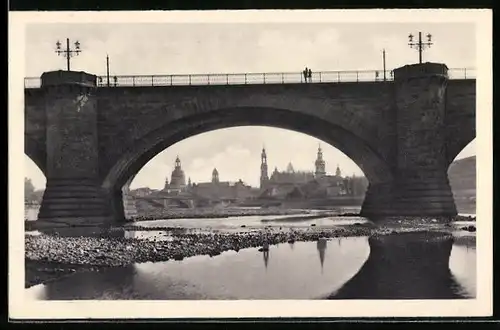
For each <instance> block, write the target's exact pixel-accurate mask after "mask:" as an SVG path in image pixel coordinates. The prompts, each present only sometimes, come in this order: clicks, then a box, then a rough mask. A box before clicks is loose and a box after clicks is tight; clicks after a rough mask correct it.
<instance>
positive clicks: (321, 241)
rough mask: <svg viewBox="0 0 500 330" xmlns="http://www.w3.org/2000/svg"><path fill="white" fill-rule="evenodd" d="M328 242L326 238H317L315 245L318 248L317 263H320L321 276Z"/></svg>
mask: <svg viewBox="0 0 500 330" xmlns="http://www.w3.org/2000/svg"><path fill="white" fill-rule="evenodd" d="M327 243H328V241H327V240H326V238H322V237H321V238H319V239H318V243H317V244H316V247H317V248H318V252H319V261H320V262H321V274H323V264H324V263H325V252H326V245H327Z"/></svg>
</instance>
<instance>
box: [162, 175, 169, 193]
mask: <svg viewBox="0 0 500 330" xmlns="http://www.w3.org/2000/svg"><path fill="white" fill-rule="evenodd" d="M163 190H168V176H167V177H166V178H165V185H164V186H163Z"/></svg>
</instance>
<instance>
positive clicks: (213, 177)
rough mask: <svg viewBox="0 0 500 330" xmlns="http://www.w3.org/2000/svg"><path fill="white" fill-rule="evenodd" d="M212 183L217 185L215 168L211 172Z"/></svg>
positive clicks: (217, 173) (217, 177) (217, 176)
mask: <svg viewBox="0 0 500 330" xmlns="http://www.w3.org/2000/svg"><path fill="white" fill-rule="evenodd" d="M212 183H219V172H218V171H217V169H216V168H214V170H213V171H212Z"/></svg>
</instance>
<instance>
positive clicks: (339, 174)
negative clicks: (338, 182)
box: [335, 164, 342, 178]
mask: <svg viewBox="0 0 500 330" xmlns="http://www.w3.org/2000/svg"><path fill="white" fill-rule="evenodd" d="M335 176H338V177H339V178H340V177H341V176H342V172H340V167H339V165H338V164H337V169H336V170H335Z"/></svg>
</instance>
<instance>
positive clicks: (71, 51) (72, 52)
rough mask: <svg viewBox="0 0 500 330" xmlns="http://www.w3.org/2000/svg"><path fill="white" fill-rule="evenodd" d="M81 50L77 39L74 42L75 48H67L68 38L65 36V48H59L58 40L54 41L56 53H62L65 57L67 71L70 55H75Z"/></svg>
mask: <svg viewBox="0 0 500 330" xmlns="http://www.w3.org/2000/svg"><path fill="white" fill-rule="evenodd" d="M80 52H81V49H80V43H79V42H78V41H76V42H75V49H70V48H69V38H66V49H61V43H60V42H59V41H57V42H56V53H57V55H61V54H63V56H64V57H66V65H67V68H68V71H70V66H69V62H70V61H69V60H70V58H71V57H73V56H75V55H79V54H80Z"/></svg>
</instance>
